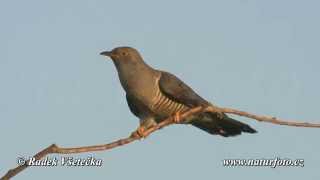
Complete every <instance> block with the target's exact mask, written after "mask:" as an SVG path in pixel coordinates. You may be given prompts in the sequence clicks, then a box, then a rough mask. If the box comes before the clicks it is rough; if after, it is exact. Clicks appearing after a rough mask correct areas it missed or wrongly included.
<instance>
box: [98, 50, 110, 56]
mask: <svg viewBox="0 0 320 180" xmlns="http://www.w3.org/2000/svg"><path fill="white" fill-rule="evenodd" d="M100 55H102V56H108V57H111V56H112V52H111V51H103V52H101V53H100Z"/></svg>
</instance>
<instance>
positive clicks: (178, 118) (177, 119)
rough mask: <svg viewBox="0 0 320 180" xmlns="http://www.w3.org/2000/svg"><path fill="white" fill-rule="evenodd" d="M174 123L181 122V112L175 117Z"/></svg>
mask: <svg viewBox="0 0 320 180" xmlns="http://www.w3.org/2000/svg"><path fill="white" fill-rule="evenodd" d="M173 122H174V123H176V124H179V123H180V122H181V116H180V111H178V112H176V113H175V114H174V115H173Z"/></svg>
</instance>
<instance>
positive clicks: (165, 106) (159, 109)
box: [151, 88, 189, 116]
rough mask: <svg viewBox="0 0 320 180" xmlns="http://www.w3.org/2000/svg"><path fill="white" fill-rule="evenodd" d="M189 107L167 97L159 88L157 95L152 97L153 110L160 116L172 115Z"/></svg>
mask: <svg viewBox="0 0 320 180" xmlns="http://www.w3.org/2000/svg"><path fill="white" fill-rule="evenodd" d="M187 109H189V108H188V107H187V106H185V105H183V104H181V103H178V102H175V101H173V100H171V99H169V98H168V97H166V96H165V95H164V94H162V92H161V91H160V89H159V88H157V90H156V93H155V97H154V98H153V99H152V106H151V110H152V111H153V112H154V113H155V114H157V115H160V116H170V115H173V114H174V113H176V112H182V111H185V110H187Z"/></svg>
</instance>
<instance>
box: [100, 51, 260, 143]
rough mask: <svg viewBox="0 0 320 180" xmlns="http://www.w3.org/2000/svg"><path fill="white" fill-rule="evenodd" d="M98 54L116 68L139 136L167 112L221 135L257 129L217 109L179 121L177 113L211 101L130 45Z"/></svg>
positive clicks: (163, 117) (166, 114)
mask: <svg viewBox="0 0 320 180" xmlns="http://www.w3.org/2000/svg"><path fill="white" fill-rule="evenodd" d="M100 54H101V55H104V56H107V57H110V58H111V59H112V61H113V63H114V65H115V67H116V69H117V72H118V76H119V79H120V82H121V85H122V87H123V89H124V90H125V92H126V99H127V103H128V106H129V109H130V110H131V112H132V113H133V114H134V115H135V116H137V117H138V118H139V119H140V126H139V127H138V129H137V130H136V131H135V134H136V135H138V136H140V137H145V136H146V135H145V133H144V132H145V130H146V129H148V128H150V127H152V126H154V125H156V124H157V123H159V122H161V120H164V119H165V118H166V117H169V116H173V117H174V121H175V122H176V123H180V122H181V123H183V124H191V125H193V126H195V127H198V128H200V129H202V130H204V131H206V132H208V133H210V134H213V135H221V136H223V137H230V136H236V135H239V134H241V133H242V132H246V133H256V132H257V131H256V130H255V129H253V128H251V127H250V126H249V125H247V124H244V123H242V122H239V121H237V120H234V119H232V118H230V117H228V116H227V115H226V114H224V113H219V112H218V113H212V112H204V113H200V114H197V115H193V116H190V117H188V118H187V119H185V120H184V121H181V120H180V113H182V112H184V111H187V110H189V109H190V108H193V107H197V106H209V105H212V104H211V103H210V102H208V101H206V100H205V99H204V98H202V97H201V96H199V95H198V94H197V93H196V92H195V91H194V90H192V89H191V88H190V87H189V86H188V85H187V84H185V83H184V82H183V81H182V80H180V79H179V78H178V77H176V76H175V75H173V74H171V73H169V72H165V71H161V70H157V69H154V68H152V67H151V66H149V65H148V64H147V63H146V62H145V61H144V60H143V58H142V57H141V55H140V53H139V52H138V51H137V50H136V49H134V48H131V47H117V48H114V49H113V50H111V51H104V52H101V53H100Z"/></svg>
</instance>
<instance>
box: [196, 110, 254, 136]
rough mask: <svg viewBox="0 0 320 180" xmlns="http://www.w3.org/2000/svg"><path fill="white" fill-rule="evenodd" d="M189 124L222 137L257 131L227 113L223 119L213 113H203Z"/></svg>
mask: <svg viewBox="0 0 320 180" xmlns="http://www.w3.org/2000/svg"><path fill="white" fill-rule="evenodd" d="M191 124H192V125H194V126H196V127H198V128H200V129H202V130H204V131H206V132H208V133H210V134H218V135H221V136H223V137H230V136H236V135H240V134H241V133H242V132H246V133H256V132H257V131H256V130H255V129H253V128H252V127H250V126H249V125H247V124H244V123H242V122H240V121H237V120H234V119H232V118H230V117H228V116H227V115H225V117H224V118H223V119H220V118H218V117H217V115H216V114H213V113H209V114H207V115H204V116H203V117H202V118H201V119H197V120H194V121H192V122H191Z"/></svg>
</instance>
